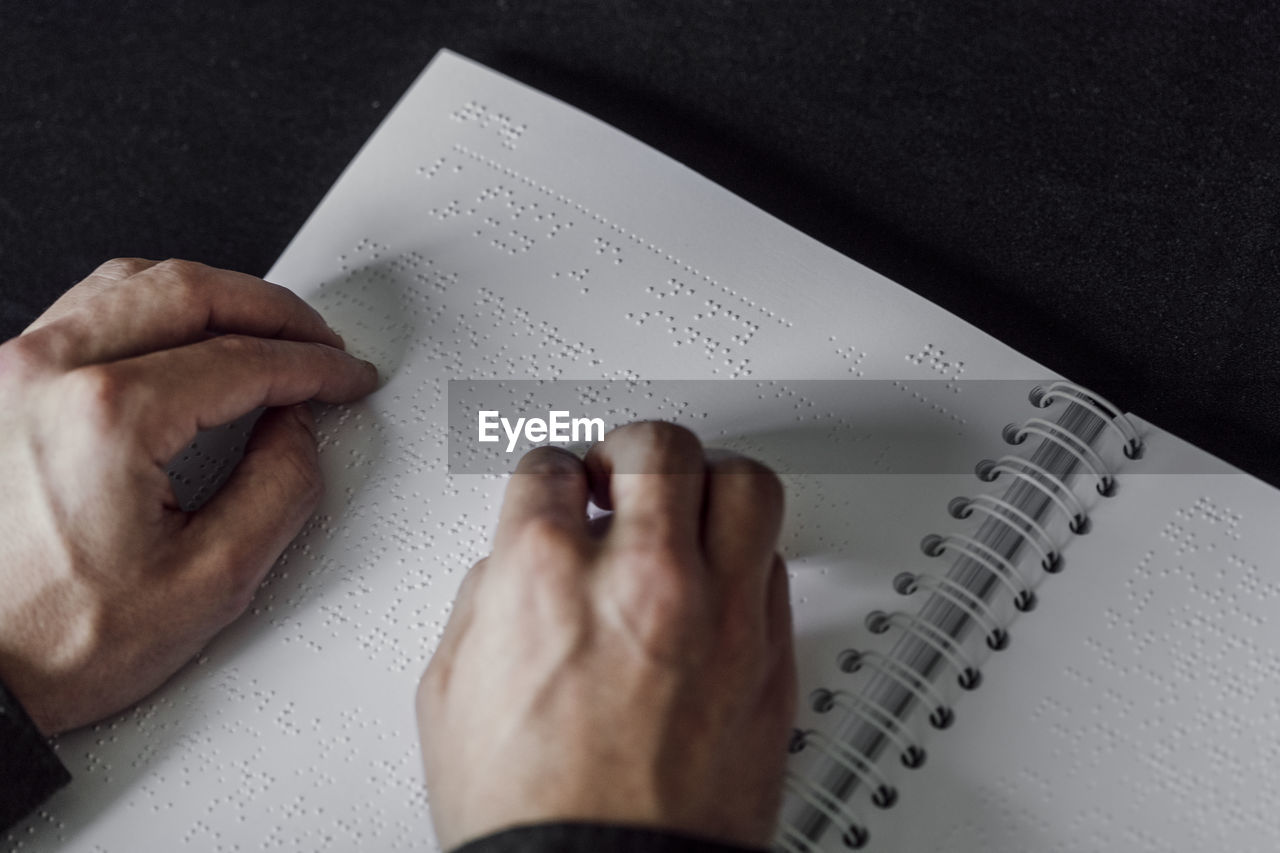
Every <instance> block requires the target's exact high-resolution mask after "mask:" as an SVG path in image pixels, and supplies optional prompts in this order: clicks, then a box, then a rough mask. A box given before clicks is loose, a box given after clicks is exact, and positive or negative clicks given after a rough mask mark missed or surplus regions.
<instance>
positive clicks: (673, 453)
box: [606, 421, 702, 465]
mask: <svg viewBox="0 0 1280 853" xmlns="http://www.w3.org/2000/svg"><path fill="white" fill-rule="evenodd" d="M610 437H612V438H613V443H614V444H617V443H619V442H623V443H626V444H631V443H633V442H634V443H635V444H636V445H638V446H639V447H640V448H641V449H643V450H644V451H645V456H650V455H652V456H653V457H656V458H659V459H664V460H690V461H693V460H697V464H699V465H701V464H702V442H700V441H699V440H698V437H697V436H696V435H694V434H693V433H692V432H690V431H689V430H688V429H686V428H684V427H682V426H680V425H678V424H673V423H671V422H669V421H637V422H636V423H631V424H627V425H625V426H621V427H618V428H617V429H615V430H613V432H612V433H610V435H609V436H606V440H608V439H609V438H610Z"/></svg>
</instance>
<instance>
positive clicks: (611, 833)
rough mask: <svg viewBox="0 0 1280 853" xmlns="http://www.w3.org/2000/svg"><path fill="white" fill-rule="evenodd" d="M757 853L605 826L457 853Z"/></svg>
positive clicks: (517, 833) (537, 827) (497, 841)
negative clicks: (602, 851) (609, 852)
mask: <svg viewBox="0 0 1280 853" xmlns="http://www.w3.org/2000/svg"><path fill="white" fill-rule="evenodd" d="M601 850H609V851H614V852H615V853H758V851H760V850H763V848H760V847H738V846H737V845H734V844H725V843H723V842H720V841H712V840H710V839H706V838H698V837H696V836H693V835H684V834H682V833H678V832H666V831H663V830H658V829H646V828H642V827H635V826H615V825H613V824H603V823H540V824H530V825H528V826H518V827H515V828H513V829H505V830H503V831H501V832H495V833H494V834H493V835H486V836H485V837H483V838H479V839H476V840H475V841H470V842H468V843H466V844H464V845H462V846H461V847H459V848H457V849H456V850H455V851H454V853H588V851H590V853H598V851H601Z"/></svg>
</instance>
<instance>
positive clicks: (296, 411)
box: [290, 403, 316, 438]
mask: <svg viewBox="0 0 1280 853" xmlns="http://www.w3.org/2000/svg"><path fill="white" fill-rule="evenodd" d="M290 408H292V409H293V416H294V417H295V418H297V419H298V423H300V424H302V426H303V427H305V428H306V430H307V432H308V433H310V434H311V437H312V438H315V437H316V416H315V415H314V414H312V412H311V404H310V403H298V404H297V405H295V406H291V407H290Z"/></svg>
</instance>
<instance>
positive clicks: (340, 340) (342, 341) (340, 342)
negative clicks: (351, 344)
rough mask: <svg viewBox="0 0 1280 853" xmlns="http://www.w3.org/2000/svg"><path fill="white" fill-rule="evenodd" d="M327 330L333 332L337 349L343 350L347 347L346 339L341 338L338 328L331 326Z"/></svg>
mask: <svg viewBox="0 0 1280 853" xmlns="http://www.w3.org/2000/svg"><path fill="white" fill-rule="evenodd" d="M329 331H330V332H333V336H334V337H335V338H337V339H338V349H341V350H345V349H346V348H347V341H346V339H345V338H343V337H342V335H340V334H338V330H337V329H335V328H334V327H333V326H330V327H329Z"/></svg>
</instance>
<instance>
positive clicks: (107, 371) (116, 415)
mask: <svg viewBox="0 0 1280 853" xmlns="http://www.w3.org/2000/svg"><path fill="white" fill-rule="evenodd" d="M66 379H67V382H68V383H69V385H70V389H69V395H70V398H71V400H70V402H71V410H72V411H76V412H79V413H80V414H82V415H83V416H85V417H86V418H87V419H88V420H89V422H90V423H92V424H94V425H95V426H97V427H99V428H103V429H111V428H114V427H118V426H120V425H121V424H122V423H123V422H124V421H126V419H127V417H128V413H129V410H130V406H131V404H132V399H131V398H132V395H131V394H130V390H131V383H130V382H129V380H128V379H127V377H125V376H124V373H123V371H122V370H121V369H120V368H118V367H116V366H115V365H112V364H94V365H89V366H86V367H82V368H79V369H78V370H74V371H72V372H71V373H69V374H67V377H66Z"/></svg>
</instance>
